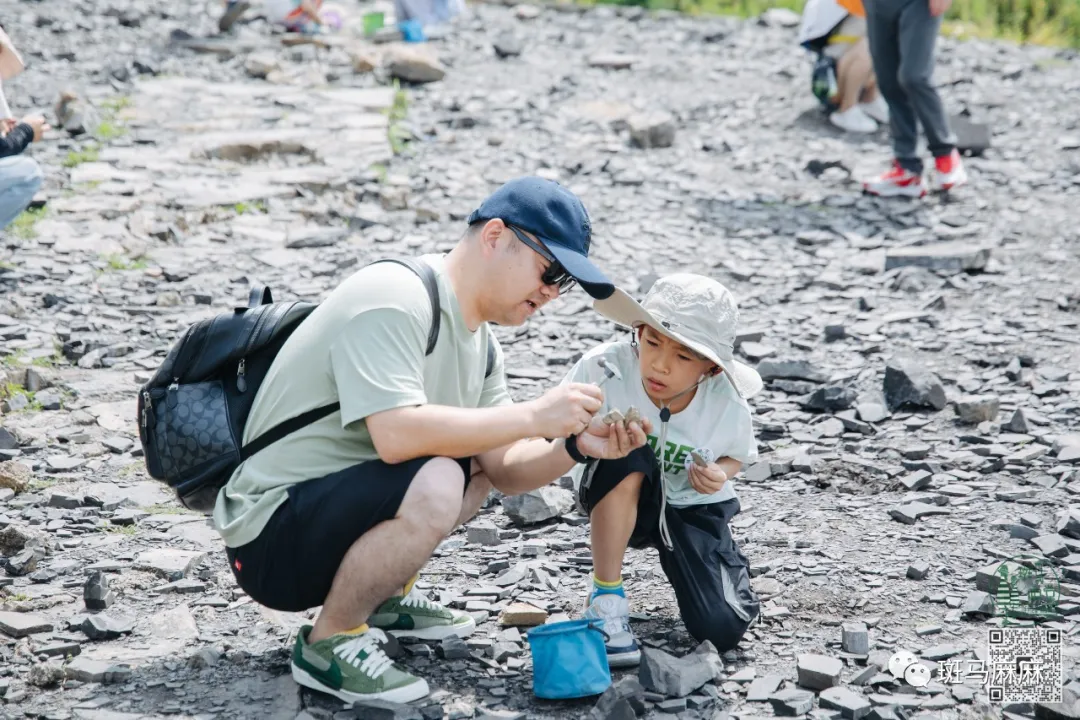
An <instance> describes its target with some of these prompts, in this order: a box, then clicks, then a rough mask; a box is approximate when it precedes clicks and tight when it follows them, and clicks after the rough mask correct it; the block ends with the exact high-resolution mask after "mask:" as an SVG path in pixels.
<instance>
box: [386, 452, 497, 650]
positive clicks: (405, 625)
mask: <svg viewBox="0 0 1080 720" xmlns="http://www.w3.org/2000/svg"><path fill="white" fill-rule="evenodd" d="M459 462H460V461H459ZM470 472H471V477H470V478H469V483H468V485H467V486H466V488H465V496H464V497H463V498H462V500H461V511H460V512H459V513H458V517H457V522H456V523H455V524H454V527H455V528H456V527H460V526H462V525H464V524H465V523H467V522H468V521H469V520H470V519H472V518H473V516H475V515H476V513H477V512H479V510H480V508H481V507H482V506H483V504H484V501H485V500H486V499H487V497H488V495H490V494H491V481H490V480H488V478H487V475H485V474H484V472H483V471H482V470H481V469H480V464H479V463H478V462H477V461H476V459H475V458H473V459H472V461H471V467H470ZM419 578H420V573H419V572H417V573H415V574H414V575H413V576H412V577H411V578H409V579H408V581H406V583H405V585H404V586H402V587H401V588H397V589H395V591H394V593H393V594H392V595H391V596H390V597H389V598H387V599H386V601H384V602H383V603H382V605H380V606H379V608H378V609H377V610H376V611H375V613H374V614H373V615H372V616H371V617H370V618H369V619H368V622H369V623H370V624H371V625H372V626H373V627H377V628H380V629H384V630H386V631H387V632H389V633H390V634H392V635H396V636H402V635H408V636H411V637H419V638H426V639H438V638H441V637H445V636H447V635H460V636H464V635H468V634H469V633H471V632H472V630H473V629H474V628H475V622H474V621H470V619H469V618H468V617H467V616H465V615H455V614H454V613H452V612H451V611H449V610H447V609H445V608H443V607H440V606H439V605H437V604H435V603H433V602H431V601H430V600H428V599H427V598H425V597H423V596H421V595H419V594H418V593H414V592H413V587H414V585H415V584H416V581H417V580H418V579H419ZM418 614H423V616H424V617H419V618H418ZM403 615H404V616H405V617H404V618H403V617H402V616H403ZM418 621H419V622H418Z"/></svg>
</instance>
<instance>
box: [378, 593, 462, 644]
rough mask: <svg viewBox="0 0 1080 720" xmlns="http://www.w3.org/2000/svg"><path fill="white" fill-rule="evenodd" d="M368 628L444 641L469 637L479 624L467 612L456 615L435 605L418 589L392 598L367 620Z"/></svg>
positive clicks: (392, 633) (401, 635) (397, 634)
mask: <svg viewBox="0 0 1080 720" xmlns="http://www.w3.org/2000/svg"><path fill="white" fill-rule="evenodd" d="M368 625H371V627H374V628H379V629H380V630H384V631H386V632H388V633H390V634H391V635H393V636H394V637H414V638H420V639H421V640H441V639H442V638H445V637H450V636H451V635H456V636H458V637H466V636H468V635H471V634H472V632H473V630H475V629H476V621H475V620H473V619H472V616H471V615H469V614H467V613H455V612H454V611H453V610H449V609H447V608H444V607H443V606H442V605H439V604H438V603H433V602H431V601H430V600H428V599H427V598H426V597H424V596H423V595H421V594H420V593H419V592H418V591H417V590H416V589H410V590H409V592H408V593H407V594H405V595H395V596H394V597H392V598H390V599H389V600H387V601H386V602H384V603H383V604H382V605H380V606H379V608H378V609H377V610H376V611H375V613H374V614H373V615H372V616H371V617H370V618H368Z"/></svg>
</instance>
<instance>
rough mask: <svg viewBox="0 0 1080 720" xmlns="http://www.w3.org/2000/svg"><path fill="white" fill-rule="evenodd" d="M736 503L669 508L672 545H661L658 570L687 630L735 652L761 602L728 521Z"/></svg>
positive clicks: (737, 510) (737, 504)
mask: <svg viewBox="0 0 1080 720" xmlns="http://www.w3.org/2000/svg"><path fill="white" fill-rule="evenodd" d="M738 512H739V501H738V500H726V501H724V502H721V503H714V504H709V505H696V506H691V507H687V508H672V507H669V508H668V530H669V532H670V534H671V540H672V545H673V546H674V547H673V548H672V549H671V550H668V549H667V548H666V547H664V546H663V544H661V545H659V546H658V549H659V551H660V566H661V567H662V568H663V570H664V573H665V574H666V575H667V577H668V580H669V581H670V582H671V586H672V589H673V590H674V591H675V599H676V601H677V602H678V604H679V613H680V614H681V615H682V619H683V623H684V624H685V625H686V629H687V631H688V632H689V633H690V635H691V636H692V637H693V638H694V639H695V640H697V641H698V642H704V641H705V640H708V641H710V642H711V643H712V644H713V645H714V646H715V647H716V649H717V650H718V651H719V652H725V651H727V650H731V649H733V648H734V647H735V646H736V645H737V644H738V643H739V641H740V640H741V639H742V637H743V635H745V634H746V630H747V628H748V627H749V626H750V624H751V623H752V622H753V621H754V619H755V618H756V617H757V615H758V613H759V612H760V609H761V603H760V600H759V599H758V597H757V595H756V593H754V591H753V590H752V589H751V587H750V570H749V561H748V560H747V559H746V557H745V556H744V555H743V554H742V553H741V552H740V551H739V549H738V546H737V545H736V544H735V540H734V538H733V537H732V536H731V530H730V529H729V527H728V523H729V522H730V520H731V518H732V517H734V516H735V514H737V513H738Z"/></svg>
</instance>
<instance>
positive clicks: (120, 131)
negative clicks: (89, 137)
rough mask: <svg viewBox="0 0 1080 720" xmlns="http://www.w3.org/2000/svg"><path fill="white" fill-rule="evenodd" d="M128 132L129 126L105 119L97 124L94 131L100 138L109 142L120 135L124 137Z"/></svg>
mask: <svg viewBox="0 0 1080 720" xmlns="http://www.w3.org/2000/svg"><path fill="white" fill-rule="evenodd" d="M126 134H127V128H126V127H124V126H122V125H117V124H115V123H114V122H113V121H111V120H103V121H101V123H100V124H99V125H98V126H97V130H95V131H94V135H95V136H96V137H97V138H98V139H99V140H104V141H105V142H108V141H109V140H114V139H116V138H118V137H123V136H124V135H126Z"/></svg>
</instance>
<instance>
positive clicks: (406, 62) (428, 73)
mask: <svg viewBox="0 0 1080 720" xmlns="http://www.w3.org/2000/svg"><path fill="white" fill-rule="evenodd" d="M383 65H384V66H385V67H386V70H387V72H388V73H389V74H390V76H391V77H394V78H397V79H398V80H404V81H405V82H411V83H430V82H436V81H439V80H442V79H443V78H444V77H446V68H445V67H444V66H443V64H442V63H440V62H439V60H438V58H436V57H434V56H433V55H431V54H430V53H428V52H424V51H422V50H419V49H415V48H411V47H406V46H404V45H394V46H391V47H390V48H388V49H387V52H386V55H385V56H384V57H383Z"/></svg>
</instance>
